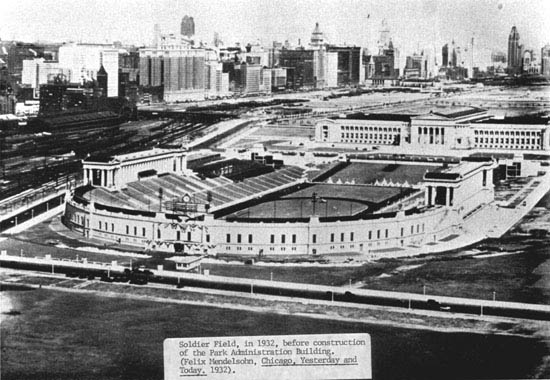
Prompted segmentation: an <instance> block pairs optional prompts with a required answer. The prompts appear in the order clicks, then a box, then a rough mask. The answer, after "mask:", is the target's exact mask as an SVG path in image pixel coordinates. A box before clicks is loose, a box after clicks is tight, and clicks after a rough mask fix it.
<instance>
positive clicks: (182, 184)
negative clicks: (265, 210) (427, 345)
mask: <svg viewBox="0 0 550 380" xmlns="http://www.w3.org/2000/svg"><path fill="white" fill-rule="evenodd" d="M303 173H304V171H303V169H300V168H298V167H295V166H285V167H283V168H281V169H279V170H276V171H274V172H271V173H267V174H264V175H260V176H257V177H252V178H247V179H245V180H243V181H241V182H233V181H231V180H230V179H228V178H225V177H223V176H222V177H216V178H207V179H204V180H202V179H200V178H198V177H197V176H194V175H191V176H180V175H176V174H167V175H163V176H160V177H154V178H150V179H145V180H141V181H136V182H131V183H128V184H127V187H126V188H125V189H122V190H120V191H108V190H106V189H104V188H95V189H94V190H93V195H92V198H93V200H94V202H98V203H101V204H106V205H111V206H115V207H121V208H129V209H139V210H150V211H156V210H159V209H160V207H159V203H160V202H167V201H168V202H169V201H171V200H177V201H181V198H182V197H183V196H184V195H185V194H189V195H190V196H191V203H199V204H206V203H210V205H211V206H212V207H216V206H220V205H223V204H225V203H229V202H233V201H236V200H239V199H244V198H246V197H250V196H254V195H257V194H259V193H261V192H264V191H267V190H271V189H274V188H276V187H279V186H283V185H286V184H289V183H292V182H295V181H296V180H298V179H300V178H301V177H302V175H303ZM209 192H210V194H211V201H210V202H208V193H209ZM161 193H162V196H161ZM85 197H86V198H87V199H90V194H86V196H85Z"/></svg>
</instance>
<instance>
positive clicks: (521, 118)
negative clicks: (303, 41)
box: [476, 115, 550, 125]
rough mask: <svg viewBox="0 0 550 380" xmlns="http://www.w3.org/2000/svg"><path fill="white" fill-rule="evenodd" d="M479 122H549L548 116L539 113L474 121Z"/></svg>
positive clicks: (542, 123)
mask: <svg viewBox="0 0 550 380" xmlns="http://www.w3.org/2000/svg"><path fill="white" fill-rule="evenodd" d="M476 123H479V124H530V125H532V124H536V125H545V124H549V123H550V117H548V116H540V115H524V116H514V117H505V118H503V119H485V120H480V121H476Z"/></svg>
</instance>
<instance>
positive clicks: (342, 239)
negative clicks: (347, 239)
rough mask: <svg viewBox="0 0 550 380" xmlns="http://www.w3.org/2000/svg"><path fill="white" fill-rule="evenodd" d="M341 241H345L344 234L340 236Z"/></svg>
mask: <svg viewBox="0 0 550 380" xmlns="http://www.w3.org/2000/svg"><path fill="white" fill-rule="evenodd" d="M340 241H344V233H343V232H342V233H341V234H340Z"/></svg>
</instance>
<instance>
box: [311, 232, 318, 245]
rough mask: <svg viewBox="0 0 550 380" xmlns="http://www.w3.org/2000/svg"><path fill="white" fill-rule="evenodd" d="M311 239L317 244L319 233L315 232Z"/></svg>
mask: <svg viewBox="0 0 550 380" xmlns="http://www.w3.org/2000/svg"><path fill="white" fill-rule="evenodd" d="M311 241H312V242H313V243H314V244H315V243H317V234H313V236H312V237H311Z"/></svg>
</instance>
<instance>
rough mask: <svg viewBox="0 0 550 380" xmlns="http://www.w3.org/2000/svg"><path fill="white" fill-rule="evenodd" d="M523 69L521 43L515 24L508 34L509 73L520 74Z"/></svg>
mask: <svg viewBox="0 0 550 380" xmlns="http://www.w3.org/2000/svg"><path fill="white" fill-rule="evenodd" d="M520 71H521V47H520V45H519V33H518V31H517V29H516V27H515V26H513V27H512V30H511V31H510V35H509V36H508V73H509V74H519V73H520Z"/></svg>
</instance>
